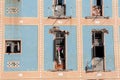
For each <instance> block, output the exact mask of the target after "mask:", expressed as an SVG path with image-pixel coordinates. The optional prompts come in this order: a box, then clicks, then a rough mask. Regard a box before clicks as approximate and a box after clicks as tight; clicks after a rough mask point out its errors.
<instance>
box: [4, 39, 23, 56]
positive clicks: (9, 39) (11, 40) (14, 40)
mask: <svg viewBox="0 0 120 80" xmlns="http://www.w3.org/2000/svg"><path fill="white" fill-rule="evenodd" d="M7 41H20V52H16V53H15V52H11V53H8V52H7V51H6V50H7V46H6V43H7ZM4 50H5V54H21V53H22V40H20V39H6V40H5V49H4Z"/></svg>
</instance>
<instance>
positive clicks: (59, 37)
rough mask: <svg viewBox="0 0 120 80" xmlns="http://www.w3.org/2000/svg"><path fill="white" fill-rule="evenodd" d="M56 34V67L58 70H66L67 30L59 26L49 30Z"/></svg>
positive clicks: (54, 45)
mask: <svg viewBox="0 0 120 80" xmlns="http://www.w3.org/2000/svg"><path fill="white" fill-rule="evenodd" d="M49 32H50V33H51V34H53V35H54V37H55V38H54V40H53V42H54V44H53V47H54V53H53V54H54V59H53V60H54V68H55V70H57V71H61V70H66V35H68V34H69V32H67V31H62V30H60V29H59V28H58V27H53V28H52V29H50V30H49Z"/></svg>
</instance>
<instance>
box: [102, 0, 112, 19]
mask: <svg viewBox="0 0 120 80" xmlns="http://www.w3.org/2000/svg"><path fill="white" fill-rule="evenodd" d="M103 5H104V16H108V17H112V0H103Z"/></svg>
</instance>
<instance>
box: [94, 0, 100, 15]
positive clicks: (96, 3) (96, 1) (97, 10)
mask: <svg viewBox="0 0 120 80" xmlns="http://www.w3.org/2000/svg"><path fill="white" fill-rule="evenodd" d="M92 16H102V0H94V5H93V6H92Z"/></svg>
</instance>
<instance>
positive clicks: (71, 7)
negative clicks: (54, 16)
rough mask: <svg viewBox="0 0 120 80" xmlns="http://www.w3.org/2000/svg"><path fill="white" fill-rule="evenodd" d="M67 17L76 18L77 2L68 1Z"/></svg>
mask: <svg viewBox="0 0 120 80" xmlns="http://www.w3.org/2000/svg"><path fill="white" fill-rule="evenodd" d="M66 16H72V17H76V0H66Z"/></svg>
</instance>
